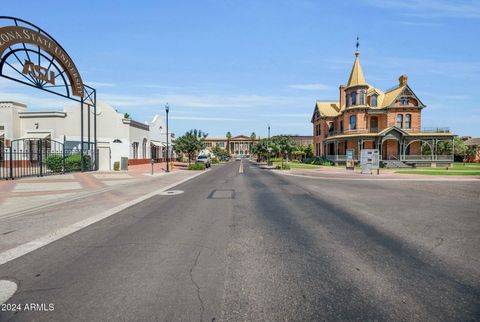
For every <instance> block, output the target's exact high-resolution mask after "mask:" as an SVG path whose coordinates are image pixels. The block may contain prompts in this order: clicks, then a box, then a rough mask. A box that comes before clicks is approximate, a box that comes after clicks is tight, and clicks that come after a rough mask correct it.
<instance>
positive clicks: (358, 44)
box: [357, 36, 360, 51]
mask: <svg viewBox="0 0 480 322" xmlns="http://www.w3.org/2000/svg"><path fill="white" fill-rule="evenodd" d="M359 40H360V38H358V36H357V51H358V46H360V43H359Z"/></svg>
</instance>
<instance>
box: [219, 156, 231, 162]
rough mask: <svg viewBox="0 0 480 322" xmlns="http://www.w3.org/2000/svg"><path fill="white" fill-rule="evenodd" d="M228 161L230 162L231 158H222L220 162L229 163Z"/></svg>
mask: <svg viewBox="0 0 480 322" xmlns="http://www.w3.org/2000/svg"><path fill="white" fill-rule="evenodd" d="M228 160H230V158H229V157H221V158H220V161H225V162H228Z"/></svg>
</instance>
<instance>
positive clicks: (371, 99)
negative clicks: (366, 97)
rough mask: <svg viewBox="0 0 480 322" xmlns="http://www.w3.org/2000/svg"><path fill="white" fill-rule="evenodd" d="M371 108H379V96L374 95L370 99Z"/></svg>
mask: <svg viewBox="0 0 480 322" xmlns="http://www.w3.org/2000/svg"><path fill="white" fill-rule="evenodd" d="M370 106H373V107H376V106H377V94H373V95H372V96H371V97H370Z"/></svg>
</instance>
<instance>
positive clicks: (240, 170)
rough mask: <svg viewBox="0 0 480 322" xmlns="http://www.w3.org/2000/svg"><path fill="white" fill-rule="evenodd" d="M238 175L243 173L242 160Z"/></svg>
mask: <svg viewBox="0 0 480 322" xmlns="http://www.w3.org/2000/svg"><path fill="white" fill-rule="evenodd" d="M238 173H243V160H240V167H239V168H238Z"/></svg>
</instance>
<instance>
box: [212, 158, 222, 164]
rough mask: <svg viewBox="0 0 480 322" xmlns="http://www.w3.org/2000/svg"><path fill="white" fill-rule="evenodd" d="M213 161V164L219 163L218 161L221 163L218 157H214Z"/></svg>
mask: <svg viewBox="0 0 480 322" xmlns="http://www.w3.org/2000/svg"><path fill="white" fill-rule="evenodd" d="M212 163H213V164H218V163H220V161H218V159H213V160H212Z"/></svg>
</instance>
